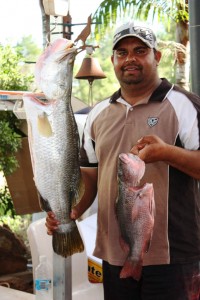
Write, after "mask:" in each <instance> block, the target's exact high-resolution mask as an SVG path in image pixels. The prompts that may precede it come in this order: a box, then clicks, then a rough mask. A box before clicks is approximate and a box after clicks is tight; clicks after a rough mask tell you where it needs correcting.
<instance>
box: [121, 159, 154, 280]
mask: <svg viewBox="0 0 200 300" xmlns="http://www.w3.org/2000/svg"><path fill="white" fill-rule="evenodd" d="M144 172H145V163H144V161H142V160H141V159H140V158H139V157H138V156H136V155H133V154H131V153H121V154H120V155H119V160H118V186H119V192H118V199H117V203H116V214H117V219H118V223H119V228H120V233H121V238H120V244H121V246H122V249H123V250H124V251H126V253H127V258H126V261H125V263H124V266H123V268H122V270H121V273H120V277H121V278H127V277H133V278H134V279H135V280H139V279H140V277H141V271H142V263H143V257H144V254H145V252H147V251H148V250H149V247H150V242H151V238H152V233H153V226H154V214H155V203H154V191H153V185H152V184H151V183H145V184H143V185H141V186H140V180H141V178H142V177H143V175H144Z"/></svg>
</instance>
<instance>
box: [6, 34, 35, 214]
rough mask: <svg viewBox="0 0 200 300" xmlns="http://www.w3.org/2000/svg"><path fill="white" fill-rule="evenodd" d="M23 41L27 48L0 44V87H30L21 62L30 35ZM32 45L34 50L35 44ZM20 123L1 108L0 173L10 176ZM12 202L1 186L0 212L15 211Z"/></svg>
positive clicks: (16, 164) (26, 53)
mask: <svg viewBox="0 0 200 300" xmlns="http://www.w3.org/2000/svg"><path fill="white" fill-rule="evenodd" d="M26 41H27V43H28V45H29V48H27V50H26V51H25V49H26V46H24V47H23V45H22V44H20V43H18V45H17V46H15V47H12V46H11V45H5V46H3V45H0V65H1V68H0V90H7V91H10V90H12V91H19V90H22V91H24V90H25V91H26V90H29V87H30V86H31V84H32V82H33V79H34V78H33V75H32V74H30V73H29V71H28V70H25V69H24V61H25V60H26V59H27V57H28V55H29V54H30V52H31V51H32V50H30V49H31V48H30V47H31V45H30V44H31V43H30V41H31V38H30V37H27V38H26ZM28 41H29V42H28ZM33 48H34V49H35V47H34V45H33ZM33 48H32V49H33ZM36 52H37V53H38V51H36ZM35 55H36V54H35ZM5 102H6V100H5ZM5 107H6V106H5ZM23 122H24V121H22V120H19V119H17V117H16V116H15V115H14V113H13V112H12V111H7V110H6V109H5V110H1V111H0V172H2V171H3V173H4V175H10V174H11V173H12V172H13V171H15V169H16V168H17V166H18V161H17V159H16V152H17V151H18V149H19V147H20V145H21V137H24V136H25V134H24V133H23V131H22V130H21V125H22V123H23ZM11 202H12V200H11V196H10V194H9V191H8V188H7V187H5V189H0V204H1V211H0V214H8V215H14V214H15V211H14V208H13V204H12V203H11Z"/></svg>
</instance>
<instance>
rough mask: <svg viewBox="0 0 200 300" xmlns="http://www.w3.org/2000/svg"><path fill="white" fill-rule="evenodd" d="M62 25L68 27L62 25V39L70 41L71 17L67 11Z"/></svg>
mask: <svg viewBox="0 0 200 300" xmlns="http://www.w3.org/2000/svg"><path fill="white" fill-rule="evenodd" d="M63 23H64V24H69V25H63V38H65V39H68V40H71V34H72V33H71V24H72V17H71V15H70V13H69V11H68V14H67V16H64V17H63Z"/></svg>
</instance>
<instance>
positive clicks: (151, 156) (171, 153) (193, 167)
mask: <svg viewBox="0 0 200 300" xmlns="http://www.w3.org/2000/svg"><path fill="white" fill-rule="evenodd" d="M130 152H131V153H133V154H135V155H138V156H139V157H140V158H141V159H142V160H144V162H145V163H153V162H156V161H164V162H166V163H168V164H169V165H170V166H172V167H174V168H176V169H178V170H180V171H182V172H184V173H186V174H188V175H189V176H191V177H193V178H195V179H200V151H199V150H186V149H183V148H180V147H177V146H174V145H170V144H167V143H165V142H164V141H163V140H161V139H160V138H159V137H158V136H153V135H152V136H144V137H142V138H141V139H140V140H138V142H137V144H136V145H134V146H133V148H132V149H131V151H130Z"/></svg>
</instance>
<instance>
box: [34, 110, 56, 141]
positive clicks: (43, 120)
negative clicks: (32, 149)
mask: <svg viewBox="0 0 200 300" xmlns="http://www.w3.org/2000/svg"><path fill="white" fill-rule="evenodd" d="M37 127H38V131H39V133H40V134H41V135H42V136H44V137H50V136H52V135H53V131H52V128H51V124H50V122H49V119H48V116H47V114H46V113H45V112H43V113H42V114H41V115H38V120H37Z"/></svg>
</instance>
